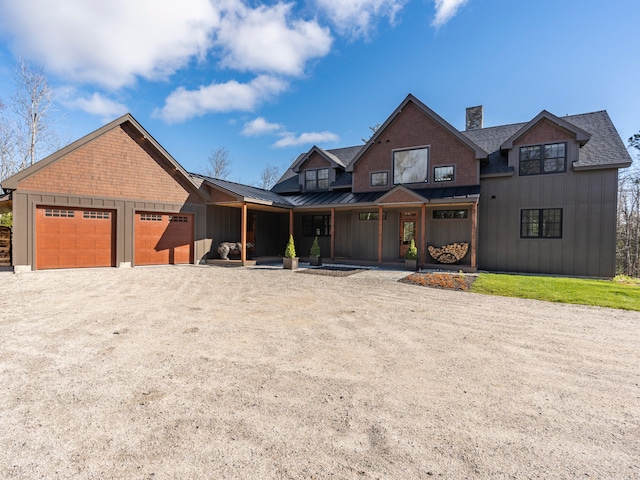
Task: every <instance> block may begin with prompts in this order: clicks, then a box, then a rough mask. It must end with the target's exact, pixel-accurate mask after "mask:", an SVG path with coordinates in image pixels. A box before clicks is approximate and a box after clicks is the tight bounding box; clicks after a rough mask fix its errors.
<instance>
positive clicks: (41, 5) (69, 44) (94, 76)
mask: <svg viewBox="0 0 640 480" xmlns="http://www.w3.org/2000/svg"><path fill="white" fill-rule="evenodd" d="M0 18H1V19H2V20H0V24H1V26H2V28H3V30H6V31H9V32H10V33H11V34H12V35H13V36H14V42H13V43H14V45H13V47H14V49H15V50H16V51H18V52H21V53H22V54H24V55H25V56H26V57H28V58H32V59H34V60H36V61H37V62H39V63H41V64H43V65H44V66H45V67H46V68H47V70H48V71H50V72H53V73H55V74H57V75H59V76H61V77H63V78H64V79H65V80H66V81H75V82H81V83H89V84H95V85H101V86H104V87H108V88H113V89H117V88H120V87H122V86H124V85H130V84H132V83H134V82H135V80H136V78H137V77H144V78H147V79H151V80H157V79H163V78H166V77H168V76H169V75H170V74H172V73H174V72H175V71H176V70H177V69H179V68H181V67H183V66H185V65H186V64H187V62H188V61H189V59H190V58H192V57H194V56H196V57H200V58H204V56H205V54H206V52H207V51H208V49H209V48H210V47H211V45H212V38H211V33H212V29H213V28H215V27H216V26H217V25H218V24H219V20H220V18H219V12H218V11H216V10H215V8H214V6H213V4H212V3H211V2H210V1H209V0H182V1H180V2H161V3H158V2H157V1H156V0H136V1H131V0H109V1H107V2H95V1H91V2H88V1H86V0H65V1H64V2H63V3H60V2H51V1H50V0H20V1H19V2H17V1H7V0H5V1H2V2H0Z"/></svg>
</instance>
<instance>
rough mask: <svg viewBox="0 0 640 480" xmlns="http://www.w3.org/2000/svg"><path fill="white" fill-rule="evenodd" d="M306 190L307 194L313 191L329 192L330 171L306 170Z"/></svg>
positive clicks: (326, 169) (322, 169) (324, 169)
mask: <svg viewBox="0 0 640 480" xmlns="http://www.w3.org/2000/svg"><path fill="white" fill-rule="evenodd" d="M304 189H305V191H307V192H309V191H312V190H328V189H329V169H328V168H319V169H317V170H305V172H304Z"/></svg>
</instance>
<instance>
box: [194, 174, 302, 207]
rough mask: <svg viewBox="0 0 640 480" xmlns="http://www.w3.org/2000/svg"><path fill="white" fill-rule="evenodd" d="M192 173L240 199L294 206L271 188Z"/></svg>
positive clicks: (264, 203)
mask: <svg viewBox="0 0 640 480" xmlns="http://www.w3.org/2000/svg"><path fill="white" fill-rule="evenodd" d="M191 175H192V176H193V177H195V178H198V179H201V180H202V181H204V182H206V183H208V184H209V185H211V186H213V187H214V188H217V189H220V190H223V191H224V192H225V193H227V194H230V195H231V196H233V197H236V199H237V200H238V201H244V202H249V203H257V204H262V205H270V206H281V207H287V208H290V207H291V206H292V205H291V203H290V202H289V201H288V200H287V199H286V198H284V197H281V196H280V195H278V194H277V193H275V192H272V191H271V190H263V189H262V188H258V187H252V186H250V185H244V184H242V183H235V182H230V181H228V180H221V179H219V178H212V177H207V176H206V175H200V174H197V173H192V174H191Z"/></svg>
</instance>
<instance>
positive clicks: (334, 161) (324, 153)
mask: <svg viewBox="0 0 640 480" xmlns="http://www.w3.org/2000/svg"><path fill="white" fill-rule="evenodd" d="M314 153H317V154H318V155H320V156H321V157H322V158H324V159H325V160H327V161H328V162H329V164H330V165H331V166H332V167H333V168H335V167H340V168H345V164H344V163H343V162H342V160H341V159H340V158H338V157H337V156H336V155H334V154H333V153H331V152H330V151H328V150H324V149H322V148H320V147H318V146H316V145H314V146H313V147H311V150H309V151H308V152H307V153H305V154H303V155H299V156H298V158H297V159H296V161H295V162H294V164H293V165H291V168H292V169H293V171H294V172H295V173H298V172H299V171H300V166H301V165H302V164H303V163H304V162H306V161H307V160H308V159H309V157H310V156H311V155H313V154H314Z"/></svg>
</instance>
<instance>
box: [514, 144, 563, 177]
mask: <svg viewBox="0 0 640 480" xmlns="http://www.w3.org/2000/svg"><path fill="white" fill-rule="evenodd" d="M566 171H567V145H566V144H565V143H548V144H545V145H534V146H531V147H520V175H542V174H545V173H562V172H566Z"/></svg>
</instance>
